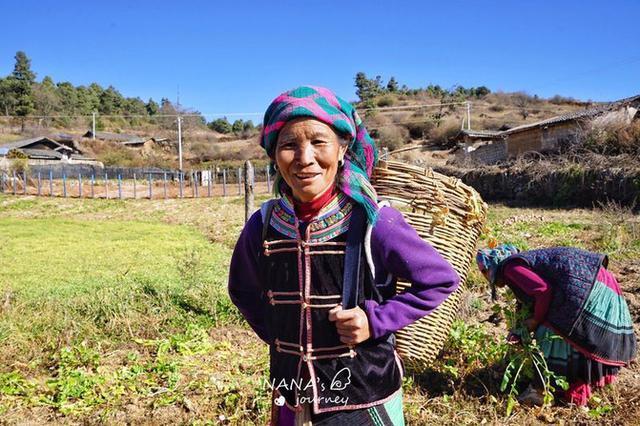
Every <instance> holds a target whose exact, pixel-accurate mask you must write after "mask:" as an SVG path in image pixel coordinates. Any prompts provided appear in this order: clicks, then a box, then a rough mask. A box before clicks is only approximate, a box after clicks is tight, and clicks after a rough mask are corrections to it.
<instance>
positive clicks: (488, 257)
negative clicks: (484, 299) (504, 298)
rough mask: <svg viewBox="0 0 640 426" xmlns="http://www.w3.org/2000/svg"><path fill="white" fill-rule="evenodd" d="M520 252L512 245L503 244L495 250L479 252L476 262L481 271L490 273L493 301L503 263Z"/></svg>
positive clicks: (487, 249)
mask: <svg viewBox="0 0 640 426" xmlns="http://www.w3.org/2000/svg"><path fill="white" fill-rule="evenodd" d="M519 252H520V250H518V248H517V247H516V246H514V245H511V244H501V245H499V246H497V247H495V248H486V249H482V250H478V253H477V254H476V262H477V263H478V268H480V270H486V271H488V272H489V285H490V286H491V297H492V298H493V300H495V299H496V279H497V277H498V271H499V270H500V267H501V266H502V263H503V262H504V261H505V260H507V258H509V257H511V256H513V255H514V254H517V253H519Z"/></svg>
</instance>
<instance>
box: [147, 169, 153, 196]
mask: <svg viewBox="0 0 640 426" xmlns="http://www.w3.org/2000/svg"><path fill="white" fill-rule="evenodd" d="M148 181H149V199H150V200H151V199H152V198H153V189H151V173H149V179H148Z"/></svg>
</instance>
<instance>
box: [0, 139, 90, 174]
mask: <svg viewBox="0 0 640 426" xmlns="http://www.w3.org/2000/svg"><path fill="white" fill-rule="evenodd" d="M12 157H14V158H15V157H26V158H27V161H28V164H29V165H49V164H61V163H67V164H88V165H95V166H99V167H102V163H100V162H99V161H96V160H95V159H94V158H89V157H86V156H84V155H83V154H82V152H80V151H79V150H78V149H77V148H74V147H72V146H69V145H65V144H62V143H60V142H57V141H55V140H53V139H52V138H49V137H46V136H39V137H35V138H30V139H22V140H18V141H13V142H8V143H5V144H3V145H0V169H5V170H6V169H7V168H8V167H9V164H10V161H11V158H12Z"/></svg>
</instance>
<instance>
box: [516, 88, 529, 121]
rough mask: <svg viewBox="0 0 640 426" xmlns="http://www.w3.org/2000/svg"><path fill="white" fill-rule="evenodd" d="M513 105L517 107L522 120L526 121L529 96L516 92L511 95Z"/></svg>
mask: <svg viewBox="0 0 640 426" xmlns="http://www.w3.org/2000/svg"><path fill="white" fill-rule="evenodd" d="M512 99H513V104H514V105H515V106H516V107H518V110H519V111H520V115H522V119H523V120H526V119H527V117H528V116H529V107H530V106H531V96H529V95H527V94H526V93H525V92H517V93H514V94H513V98H512Z"/></svg>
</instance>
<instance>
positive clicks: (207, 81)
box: [0, 0, 640, 121]
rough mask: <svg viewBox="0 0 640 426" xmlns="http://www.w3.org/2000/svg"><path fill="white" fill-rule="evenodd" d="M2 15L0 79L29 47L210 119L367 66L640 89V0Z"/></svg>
mask: <svg viewBox="0 0 640 426" xmlns="http://www.w3.org/2000/svg"><path fill="white" fill-rule="evenodd" d="M2 10H3V15H4V17H5V19H3V25H2V26H1V27H0V40H2V42H1V43H0V75H7V74H9V73H10V72H11V70H12V69H13V63H14V58H13V57H14V55H15V52H16V51H18V50H24V51H25V52H26V53H27V55H28V56H29V57H30V58H31V61H32V68H33V70H34V71H35V72H36V73H37V75H38V80H40V79H41V78H42V77H44V76H45V75H50V76H52V77H53V79H54V80H55V81H56V82H59V81H70V82H72V83H73V84H75V85H79V84H89V83H91V82H93V81H95V82H98V83H100V84H101V85H103V86H105V87H106V86H108V85H113V86H115V87H116V88H117V89H119V90H120V91H121V92H122V93H123V94H124V95H125V96H140V97H141V98H143V99H145V100H146V99H148V98H149V97H153V98H154V99H156V100H159V99H160V98H161V97H168V98H170V99H171V100H175V99H176V94H177V90H178V87H179V90H180V101H181V104H183V105H185V106H190V107H193V108H196V109H198V110H199V111H201V112H203V113H206V114H210V113H225V112H227V113H228V112H262V111H264V109H265V108H266V106H267V105H268V103H269V102H270V101H271V99H272V98H274V97H275V96H276V95H277V94H279V93H280V92H282V91H284V90H286V89H289V88H292V87H294V86H297V85H300V84H315V85H323V86H327V87H330V88H332V89H333V90H334V91H336V92H337V93H338V94H339V95H341V96H343V97H345V98H347V99H349V100H355V99H356V96H355V88H354V86H353V80H354V76H355V74H356V72H358V71H364V72H365V73H367V75H368V76H370V77H373V76H375V75H381V76H382V77H383V79H384V80H385V81H386V80H387V79H388V78H389V77H391V76H395V78H396V79H397V80H398V81H399V82H400V84H407V85H408V86H409V87H419V86H426V85H428V84H429V83H434V84H440V85H442V86H444V87H451V86H453V85H455V84H461V85H463V86H480V85H486V86H488V87H489V88H490V89H492V90H494V91H495V90H504V91H517V90H524V91H526V92H528V93H531V94H538V95H540V96H544V97H548V96H552V95H554V94H561V95H564V96H573V97H576V98H578V99H583V100H587V99H592V100H597V101H605V100H613V99H618V98H622V97H627V96H631V95H634V94H638V93H640V85H639V84H638V82H640V78H638V76H640V43H639V42H638V34H637V22H638V20H639V18H640V1H635V0H633V1H632V0H630V1H615V0H613V1H608V2H603V1H555V2H552V1H535V2H523V1H517V2H516V1H485V2H480V1H467V2H461V1H448V2H446V4H445V2H437V3H436V2H427V1H393V2H392V1H384V2H383V1H375V0H369V1H348V0H342V1H305V0H298V1H275V0H272V1H261V2H259V1H254V2H247V1H241V0H237V1H224V2H216V1H188V0H183V1H181V2H175V1H172V2H169V1H161V0H155V1H134V0H128V1H118V0H116V1H109V2H107V1H94V2H87V1H64V0H57V1H48V0H44V1H32V0H27V1H16V2H3V5H2ZM245 117H248V116H245ZM208 118H211V116H208ZM230 118H234V117H230ZM253 118H254V120H256V119H257V121H259V117H253Z"/></svg>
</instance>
